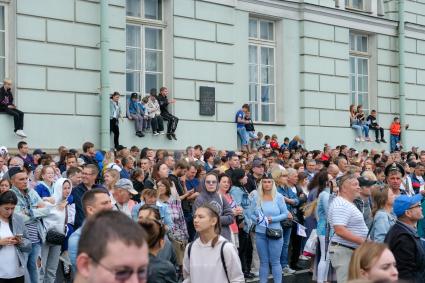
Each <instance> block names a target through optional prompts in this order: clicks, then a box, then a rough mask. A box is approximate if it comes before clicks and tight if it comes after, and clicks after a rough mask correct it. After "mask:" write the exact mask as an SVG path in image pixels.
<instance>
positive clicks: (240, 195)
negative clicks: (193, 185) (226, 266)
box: [230, 168, 254, 278]
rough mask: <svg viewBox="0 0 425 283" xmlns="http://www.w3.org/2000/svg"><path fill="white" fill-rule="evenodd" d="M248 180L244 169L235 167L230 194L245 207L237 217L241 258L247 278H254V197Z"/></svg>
mask: <svg viewBox="0 0 425 283" xmlns="http://www.w3.org/2000/svg"><path fill="white" fill-rule="evenodd" d="M247 181H248V177H247V176H246V173H245V171H244V170H242V169H239V168H237V169H234V170H233V173H232V188H231V189H230V195H231V196H232V198H233V199H234V200H235V202H236V205H238V206H240V207H242V209H243V216H241V217H238V218H236V221H237V223H238V228H239V232H238V237H239V258H240V260H241V264H242V270H243V272H244V275H245V278H253V277H254V274H252V273H251V263H252V251H253V247H252V240H251V236H250V231H251V227H252V220H251V213H252V199H251V198H250V197H249V193H248V190H247V189H246V184H247Z"/></svg>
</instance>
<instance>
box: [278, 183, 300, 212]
mask: <svg viewBox="0 0 425 283" xmlns="http://www.w3.org/2000/svg"><path fill="white" fill-rule="evenodd" d="M277 192H278V193H280V194H281V195H282V196H284V197H287V198H289V199H293V200H295V204H294V206H297V205H298V204H299V203H300V200H299V199H298V197H297V194H296V193H294V192H293V191H292V190H291V188H289V187H284V188H282V187H278V188H277ZM286 207H287V208H288V210H289V212H291V211H292V210H293V208H294V207H293V206H292V205H290V204H289V203H286Z"/></svg>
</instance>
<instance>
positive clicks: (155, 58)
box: [126, 0, 164, 97]
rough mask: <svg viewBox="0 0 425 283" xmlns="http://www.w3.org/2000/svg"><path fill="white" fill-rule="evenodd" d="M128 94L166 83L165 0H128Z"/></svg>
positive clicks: (145, 90)
mask: <svg viewBox="0 0 425 283" xmlns="http://www.w3.org/2000/svg"><path fill="white" fill-rule="evenodd" d="M126 3H127V6H126V11H127V26H126V37H127V40H126V94H127V95H130V94H131V93H133V92H135V93H137V94H139V95H140V96H141V97H143V96H145V95H147V94H149V92H150V90H151V89H153V88H155V89H157V90H158V91H159V88H160V87H161V86H162V85H163V56H164V55H163V53H164V47H163V28H164V23H163V17H162V0H127V2H126Z"/></svg>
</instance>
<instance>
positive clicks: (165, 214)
mask: <svg viewBox="0 0 425 283" xmlns="http://www.w3.org/2000/svg"><path fill="white" fill-rule="evenodd" d="M144 204H145V202H144V201H141V202H139V203H138V204H136V205H135V206H134V207H133V209H132V210H131V218H132V219H133V220H134V221H136V222H137V220H138V218H139V209H140V208H141V207H142V206H143V205H144ZM156 206H157V207H158V210H159V215H160V216H161V219H162V221H164V224H165V225H167V226H168V229H171V228H173V225H174V223H173V220H172V219H171V215H170V213H169V209H168V206H167V205H166V204H164V203H161V202H159V201H157V202H156Z"/></svg>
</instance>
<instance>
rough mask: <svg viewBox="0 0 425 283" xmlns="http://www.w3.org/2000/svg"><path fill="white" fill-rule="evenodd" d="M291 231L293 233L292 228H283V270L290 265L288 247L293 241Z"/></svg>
mask: <svg viewBox="0 0 425 283" xmlns="http://www.w3.org/2000/svg"><path fill="white" fill-rule="evenodd" d="M291 231H292V227H285V228H283V233H282V238H283V244H282V251H281V253H280V265H281V266H282V268H284V267H285V266H287V265H288V247H289V241H290V239H291Z"/></svg>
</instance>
